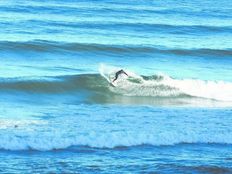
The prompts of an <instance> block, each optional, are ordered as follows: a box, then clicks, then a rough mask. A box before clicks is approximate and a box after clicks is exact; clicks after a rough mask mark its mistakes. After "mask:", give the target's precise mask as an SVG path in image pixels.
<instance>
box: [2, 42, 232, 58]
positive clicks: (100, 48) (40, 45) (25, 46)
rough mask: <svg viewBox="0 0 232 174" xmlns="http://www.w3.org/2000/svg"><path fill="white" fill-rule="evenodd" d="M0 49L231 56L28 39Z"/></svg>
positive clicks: (218, 52)
mask: <svg viewBox="0 0 232 174" xmlns="http://www.w3.org/2000/svg"><path fill="white" fill-rule="evenodd" d="M0 45H1V47H0V51H3V52H4V51H7V52H15V51H17V52H45V53H46V52H48V53H49V52H52V53H56V52H57V53H58V52H64V51H69V52H105V53H120V54H124V53H125V54H126V53H131V54H136V53H156V54H174V55H182V56H184V55H186V56H194V55H196V56H197V55H205V56H226V57H231V56H232V50H231V49H225V50H220V49H205V48H204V49H168V48H159V46H153V45H104V44H92V43H90V44H85V43H62V42H49V41H40V40H37V41H28V42H8V41H1V42H0Z"/></svg>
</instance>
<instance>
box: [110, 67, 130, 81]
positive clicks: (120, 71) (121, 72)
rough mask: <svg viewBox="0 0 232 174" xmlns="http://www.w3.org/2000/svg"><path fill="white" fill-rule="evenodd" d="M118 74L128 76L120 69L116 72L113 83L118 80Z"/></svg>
mask: <svg viewBox="0 0 232 174" xmlns="http://www.w3.org/2000/svg"><path fill="white" fill-rule="evenodd" d="M120 74H126V75H127V76H128V74H127V73H126V72H125V71H123V70H122V69H121V70H119V71H118V72H116V73H115V79H114V80H113V82H114V81H115V80H117V79H118V76H119V75H120Z"/></svg>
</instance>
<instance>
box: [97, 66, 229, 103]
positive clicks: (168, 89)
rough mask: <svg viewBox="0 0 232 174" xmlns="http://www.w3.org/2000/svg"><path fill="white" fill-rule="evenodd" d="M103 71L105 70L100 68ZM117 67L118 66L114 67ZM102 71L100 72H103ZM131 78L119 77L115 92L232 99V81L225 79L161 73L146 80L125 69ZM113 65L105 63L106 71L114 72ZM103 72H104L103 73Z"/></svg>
mask: <svg viewBox="0 0 232 174" xmlns="http://www.w3.org/2000/svg"><path fill="white" fill-rule="evenodd" d="M100 69H101V71H102V70H103V69H102V68H100ZM114 69H116V68H114ZM101 71H100V72H101ZM125 71H126V72H128V74H129V76H130V77H129V78H119V79H118V80H117V81H116V82H115V84H116V86H117V88H110V89H111V90H112V91H113V92H115V93H118V94H121V95H127V96H151V97H157V96H159V97H173V96H179V95H182V94H185V95H189V96H192V97H200V98H206V99H214V100H220V101H229V102H231V101H232V83H231V82H224V81H204V80H195V79H183V80H180V79H173V78H171V77H169V76H168V75H164V74H160V75H157V77H158V76H160V79H150V80H145V79H143V78H142V77H141V76H139V75H136V74H135V73H133V72H130V71H128V70H125ZM114 73H115V71H113V69H112V67H108V66H106V65H104V73H103V74H108V76H110V75H112V74H114ZM101 74H102V73H101Z"/></svg>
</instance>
